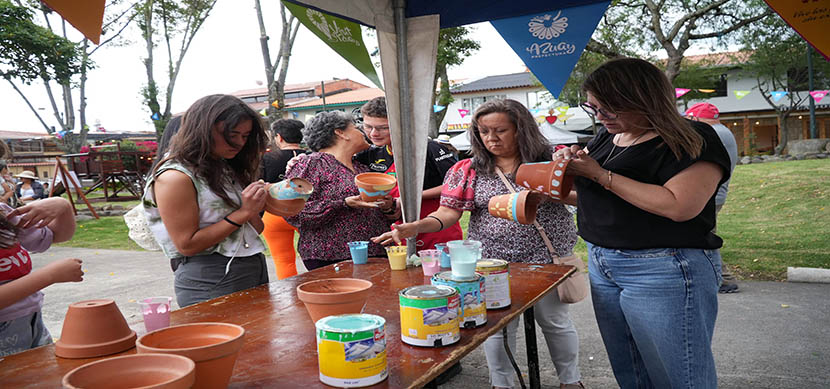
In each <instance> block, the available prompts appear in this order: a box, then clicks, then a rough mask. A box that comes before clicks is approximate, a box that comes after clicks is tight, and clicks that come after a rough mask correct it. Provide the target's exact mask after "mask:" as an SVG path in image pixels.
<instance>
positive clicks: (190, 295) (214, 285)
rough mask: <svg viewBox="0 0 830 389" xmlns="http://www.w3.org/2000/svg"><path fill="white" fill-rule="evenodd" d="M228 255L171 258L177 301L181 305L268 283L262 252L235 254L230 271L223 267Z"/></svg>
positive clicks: (226, 262) (228, 259)
mask: <svg viewBox="0 0 830 389" xmlns="http://www.w3.org/2000/svg"><path fill="white" fill-rule="evenodd" d="M228 261H230V257H226V256H224V255H220V254H215V253H214V254H210V255H200V256H195V257H185V258H179V259H176V260H174V262H176V263H175V264H174V267H176V269H175V273H174V274H175V281H174V282H173V289H174V290H175V291H176V302H178V303H179V306H180V307H182V308H184V307H186V306H188V305H192V304H196V303H200V302H202V301H205V300H210V299H212V298H216V297H220V296H224V295H226V294H231V293H234V292H238V291H240V290H245V289H249V288H253V287H256V286H259V285H262V284H267V283H268V267H267V266H266V265H265V255H263V254H261V253H260V254H256V255H251V256H249V257H236V258H234V259H233V262H232V263H231V267H230V271H228V274H225V267H226V266H227V264H228Z"/></svg>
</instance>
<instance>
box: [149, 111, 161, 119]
mask: <svg viewBox="0 0 830 389" xmlns="http://www.w3.org/2000/svg"><path fill="white" fill-rule="evenodd" d="M150 119H153V120H159V119H161V116H159V113H158V112H155V113H153V116H150Z"/></svg>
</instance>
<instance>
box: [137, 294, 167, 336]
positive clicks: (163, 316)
mask: <svg viewBox="0 0 830 389" xmlns="http://www.w3.org/2000/svg"><path fill="white" fill-rule="evenodd" d="M171 302H173V298H172V297H167V296H159V297H148V298H146V299H144V300H141V301H140V302H139V303H140V304H141V314H142V315H144V328H146V329H147V332H152V331H155V330H158V329H161V328H167V327H170V303H171Z"/></svg>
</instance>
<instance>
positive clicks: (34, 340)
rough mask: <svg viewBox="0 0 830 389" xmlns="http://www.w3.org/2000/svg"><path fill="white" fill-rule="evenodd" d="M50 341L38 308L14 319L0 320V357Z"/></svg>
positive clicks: (50, 336) (50, 338) (50, 337)
mask: <svg viewBox="0 0 830 389" xmlns="http://www.w3.org/2000/svg"><path fill="white" fill-rule="evenodd" d="M50 343H52V335H50V334H49V330H48V329H46V326H45V325H44V324H43V314H41V312H40V310H38V311H37V312H35V313H30V314H28V315H26V316H23V317H18V318H17V319H14V320H9V321H4V322H0V357H4V356H6V355H12V354H15V353H19V352H22V351H26V350H28V349H32V348H35V347H40V346H43V345H46V344H50Z"/></svg>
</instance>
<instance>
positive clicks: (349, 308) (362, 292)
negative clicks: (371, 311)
mask: <svg viewBox="0 0 830 389" xmlns="http://www.w3.org/2000/svg"><path fill="white" fill-rule="evenodd" d="M372 285H373V284H372V282H371V281H366V280H361V279H357V278H327V279H322V280H315V281H309V282H306V283H303V284H300V285H298V286H297V297H299V298H300V300H301V301H302V302H303V303H304V304H305V307H306V309H307V310H308V315H309V316H311V321H312V322H315V323H316V322H317V320H320V319H322V318H324V317H326V316H332V315H342V314H345V313H361V311H363V306H364V305H366V300H367V299H368V298H369V289H370V288H371V287H372Z"/></svg>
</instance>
